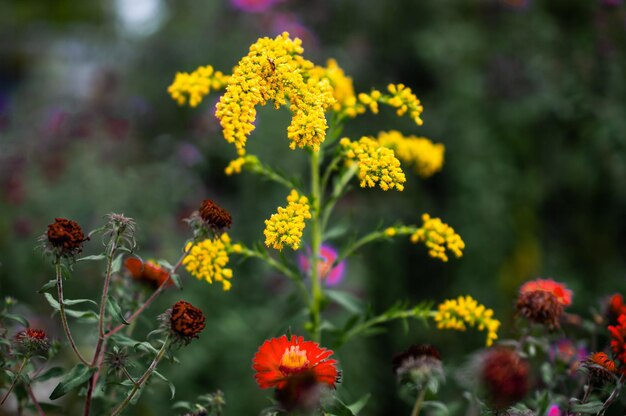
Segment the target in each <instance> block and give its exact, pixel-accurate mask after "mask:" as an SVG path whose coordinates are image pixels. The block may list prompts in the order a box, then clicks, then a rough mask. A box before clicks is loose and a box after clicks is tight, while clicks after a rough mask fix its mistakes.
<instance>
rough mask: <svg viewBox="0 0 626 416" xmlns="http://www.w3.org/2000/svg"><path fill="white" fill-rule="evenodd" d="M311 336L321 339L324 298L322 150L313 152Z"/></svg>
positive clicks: (314, 338) (315, 339) (317, 340)
mask: <svg viewBox="0 0 626 416" xmlns="http://www.w3.org/2000/svg"><path fill="white" fill-rule="evenodd" d="M311 198H312V204H313V209H312V211H313V212H312V215H311V261H310V264H311V305H310V311H311V336H312V338H313V341H315V342H320V341H321V331H320V313H321V306H322V300H323V298H324V295H323V292H322V285H321V282H320V276H319V270H318V267H317V265H318V262H319V255H320V246H321V245H322V241H321V240H322V233H321V228H320V208H321V206H322V193H321V192H320V152H313V153H312V154H311Z"/></svg>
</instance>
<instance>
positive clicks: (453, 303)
mask: <svg viewBox="0 0 626 416" xmlns="http://www.w3.org/2000/svg"><path fill="white" fill-rule="evenodd" d="M434 319H435V322H437V328H438V329H454V330H457V331H465V330H466V328H467V325H469V326H471V327H476V328H477V329H478V330H479V331H485V330H486V331H487V346H488V347H489V346H491V345H492V344H493V341H494V340H496V339H498V328H499V327H500V321H498V320H497V319H493V310H491V309H487V308H485V306H483V305H479V304H478V302H476V300H474V299H473V298H472V297H471V296H465V297H463V296H459V297H458V298H457V299H449V300H446V301H445V302H443V303H442V304H440V305H439V308H438V310H437V313H436V314H435V316H434Z"/></svg>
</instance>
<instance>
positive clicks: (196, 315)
mask: <svg viewBox="0 0 626 416" xmlns="http://www.w3.org/2000/svg"><path fill="white" fill-rule="evenodd" d="M170 325H171V329H172V331H173V332H174V333H175V334H176V335H178V336H179V337H180V338H181V339H182V340H183V341H184V342H185V343H188V342H190V341H191V340H192V339H193V338H197V337H198V334H199V333H200V332H202V330H203V329H204V314H203V313H202V311H201V310H200V309H198V308H196V307H195V306H193V305H192V304H191V303H189V302H185V301H184V300H179V301H178V302H176V303H175V304H174V306H173V307H172V313H171V318H170Z"/></svg>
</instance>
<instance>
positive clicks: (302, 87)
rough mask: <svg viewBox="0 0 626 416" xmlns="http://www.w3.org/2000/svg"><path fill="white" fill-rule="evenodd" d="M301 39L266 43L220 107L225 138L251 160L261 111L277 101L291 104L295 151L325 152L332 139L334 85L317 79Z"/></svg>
mask: <svg viewBox="0 0 626 416" xmlns="http://www.w3.org/2000/svg"><path fill="white" fill-rule="evenodd" d="M301 43H302V42H301V41H300V39H298V38H296V39H293V40H292V39H290V38H289V34H288V33H287V32H284V33H283V34H282V35H279V36H277V37H276V38H275V39H270V38H261V39H259V40H258V41H257V42H256V43H254V44H253V45H252V46H250V50H249V52H248V55H246V56H244V57H243V58H242V59H241V60H240V61H239V63H238V64H237V66H236V67H235V68H234V70H233V75H232V76H231V77H230V79H229V81H228V86H227V87H226V93H224V95H223V96H222V97H221V98H220V101H219V103H218V104H217V109H216V112H215V115H216V116H217V117H218V118H219V119H220V123H221V125H222V129H223V133H224V138H225V139H226V141H228V142H229V143H233V144H234V145H235V147H236V148H237V152H238V154H239V155H240V156H243V155H244V154H245V146H246V140H247V136H248V135H249V134H250V133H251V132H252V131H253V130H254V121H255V119H256V108H255V107H256V106H257V105H265V104H266V103H267V101H269V100H272V101H273V103H274V107H275V108H280V107H281V106H282V105H285V104H286V102H287V100H289V103H290V106H289V109H290V110H291V112H292V113H293V116H292V119H291V125H290V126H289V128H288V130H287V136H288V138H289V139H290V140H291V143H290V147H291V148H292V149H295V148H296V146H297V147H300V148H303V147H306V146H310V147H311V148H312V149H313V150H314V151H318V150H319V146H320V144H321V143H322V142H323V141H324V138H325V136H326V128H327V124H326V118H325V115H324V113H325V111H326V109H327V108H328V107H330V106H331V105H333V104H334V100H335V99H334V98H333V89H332V87H331V86H330V83H329V81H328V79H325V78H324V79H320V78H318V77H315V76H313V71H312V69H313V68H314V65H313V63H312V62H310V61H308V60H306V59H304V58H303V57H302V56H301V55H302V53H303V51H304V50H303V48H302V46H301Z"/></svg>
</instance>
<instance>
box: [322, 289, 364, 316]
mask: <svg viewBox="0 0 626 416" xmlns="http://www.w3.org/2000/svg"><path fill="white" fill-rule="evenodd" d="M326 295H327V296H328V297H329V298H330V299H332V300H334V301H335V302H337V303H338V304H339V306H341V307H343V308H344V309H345V310H347V311H348V312H351V313H354V314H360V313H361V312H363V305H362V303H361V301H360V299H358V298H357V297H355V296H353V295H351V294H349V293H347V292H342V291H339V290H326Z"/></svg>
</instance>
